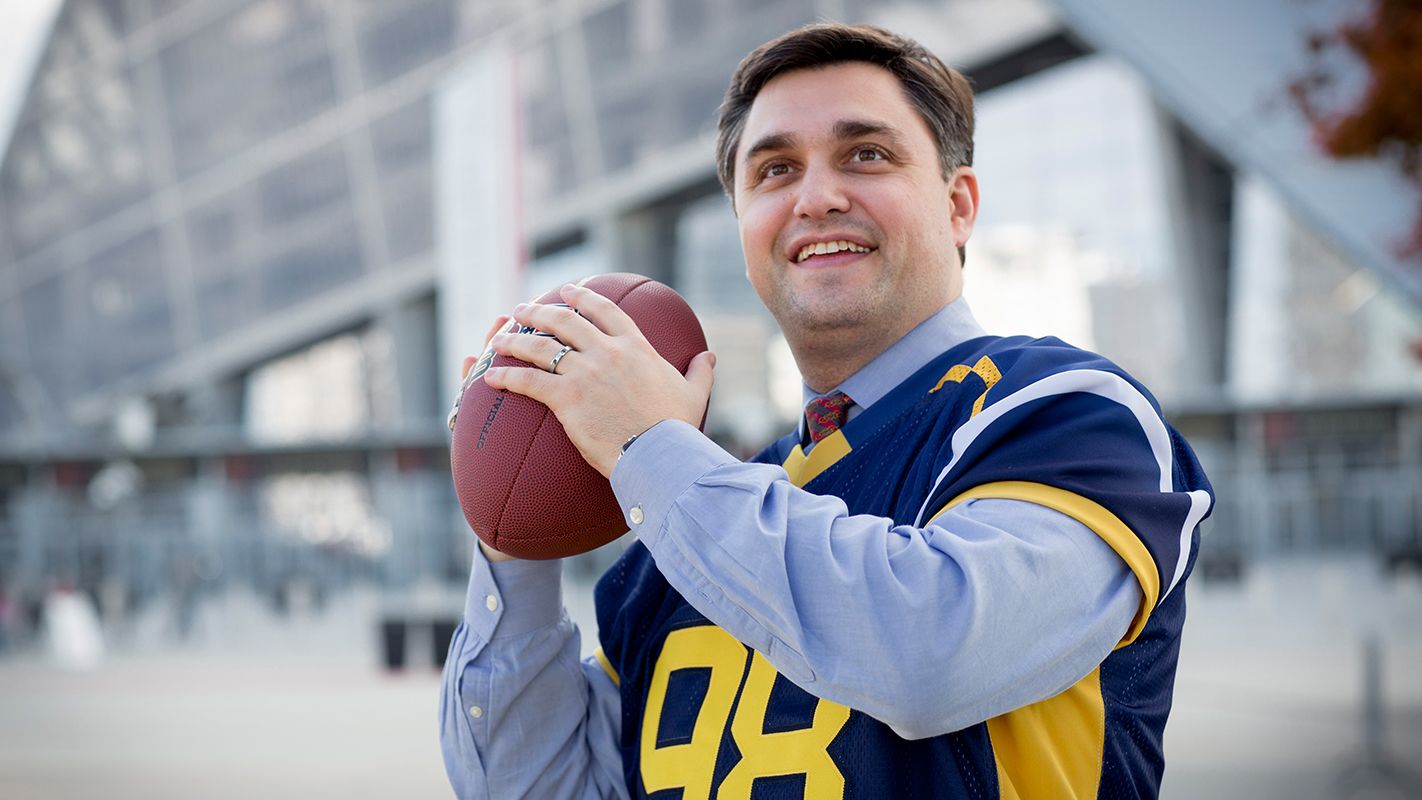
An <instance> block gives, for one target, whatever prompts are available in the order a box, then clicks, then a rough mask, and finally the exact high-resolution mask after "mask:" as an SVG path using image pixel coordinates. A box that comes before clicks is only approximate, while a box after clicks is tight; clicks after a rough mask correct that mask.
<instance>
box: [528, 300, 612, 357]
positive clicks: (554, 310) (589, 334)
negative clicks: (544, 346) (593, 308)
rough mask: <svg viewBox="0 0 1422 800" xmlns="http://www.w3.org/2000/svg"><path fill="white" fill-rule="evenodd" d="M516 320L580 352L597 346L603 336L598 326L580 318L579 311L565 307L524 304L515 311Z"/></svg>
mask: <svg viewBox="0 0 1422 800" xmlns="http://www.w3.org/2000/svg"><path fill="white" fill-rule="evenodd" d="M514 319H515V320H517V321H519V322H521V323H523V324H524V325H529V326H532V327H534V328H537V329H538V330H539V332H540V333H549V334H552V335H553V336H555V337H557V338H558V339H559V340H560V341H561V342H563V344H570V345H572V346H573V347H575V348H577V349H579V350H587V349H588V348H590V347H593V346H595V345H596V343H597V340H598V338H599V337H600V336H601V335H602V334H601V332H600V331H598V329H597V326H595V325H593V324H592V323H591V322H589V321H587V320H586V319H584V318H583V317H581V316H579V315H578V312H577V311H575V310H573V309H572V308H567V307H564V306H555V305H544V304H542V303H527V304H522V305H519V306H518V308H515V309H514ZM562 346H563V345H559V347H562Z"/></svg>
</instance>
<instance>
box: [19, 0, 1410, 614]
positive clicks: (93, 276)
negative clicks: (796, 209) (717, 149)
mask: <svg viewBox="0 0 1422 800" xmlns="http://www.w3.org/2000/svg"><path fill="white" fill-rule="evenodd" d="M1350 9H1354V10H1356V7H1355V4H1351V3H1348V2H1344V0H1319V1H1318V2H1312V3H1299V2H1292V0H1266V1H1265V2H1258V3H1250V4H1244V5H1241V4H1237V3H1229V2H1225V1H1224V0H1208V1H1206V2H1197V3H1189V4H1181V3H1165V2H1148V3H1139V2H1136V3H1132V2H1126V0H1057V2H1045V0H931V1H928V0H926V1H924V2H909V1H906V0H873V1H872V2H869V1H864V2H850V0H563V1H560V2H552V0H543V2H515V0H478V2H475V1H473V0H470V1H469V2H460V1H459V0H408V2H403V1H402V2H386V1H385V0H189V2H183V3H178V2H172V0H68V1H67V2H63V3H62V7H61V8H60V9H59V11H58V13H57V14H56V15H55V17H54V20H53V23H52V26H51V27H50V29H49V30H48V31H47V42H46V44H45V46H44V48H43V54H42V57H41V58H40V59H38V61H37V64H36V65H35V68H34V70H33V74H32V76H31V80H30V81H29V82H28V84H27V85H26V90H27V91H26V94H25V99H24V101H23V105H22V106H21V110H20V112H19V114H18V116H17V118H16V122H15V125H14V128H13V131H11V132H9V136H8V140H5V139H0V146H2V147H3V150H0V152H3V163H2V164H0V591H5V592H8V593H9V594H10V596H12V597H14V596H24V597H28V598H35V597H38V596H39V595H40V594H41V593H42V592H43V591H45V590H46V589H47V588H48V587H50V586H51V585H53V584H55V583H66V584H70V585H74V586H78V587H80V588H82V589H83V590H85V591H88V592H90V593H91V594H92V595H93V596H94V597H95V598H96V600H97V603H98V605H99V607H100V608H101V609H102V610H104V612H105V614H106V615H107V617H108V618H109V619H111V620H121V619H122V618H123V617H124V615H125V613H126V611H131V610H133V609H135V608H138V607H140V606H142V605H143V604H145V603H148V602H150V601H152V600H153V599H155V598H163V597H167V596H168V595H170V594H173V593H182V592H202V591H209V590H214V589H218V588H234V587H239V586H240V587H251V588H254V589H256V590H258V591H259V592H261V593H262V594H263V595H264V596H267V597H269V598H271V599H272V602H273V603H276V604H277V605H282V604H290V603H292V602H298V601H300V602H309V601H310V599H311V598H319V597H321V596H322V594H323V593H325V592H329V591H331V590H334V589H337V588H340V587H342V586H346V585H350V584H351V583H353V582H361V581H366V582H373V583H376V584H379V585H380V586H383V587H386V588H388V589H390V590H392V591H395V592H399V591H403V590H409V589H411V588H412V587H415V586H417V585H419V584H421V583H422V582H433V583H436V584H438V585H442V586H455V587H458V586H461V585H462V583H463V581H464V578H465V575H466V573H467V562H468V557H469V552H470V546H471V542H472V539H471V537H470V536H469V533H468V530H467V527H466V526H465V524H464V522H463V520H462V518H461V516H460V514H459V511H458V508H457V506H456V504H455V501H454V496H453V492H452V491H451V486H450V481H449V475H448V469H447V449H446V442H447V432H446V430H445V427H444V414H445V411H446V410H447V404H448V402H449V401H450V400H451V399H452V394H451V392H452V390H453V386H454V381H455V378H457V374H456V372H457V369H458V364H459V361H460V358H461V356H463V355H465V354H471V353H473V352H475V351H476V350H478V349H479V347H480V345H481V343H482V338H481V337H482V334H483V330H484V328H485V327H486V326H487V321H488V320H489V319H490V318H491V317H492V316H493V315H494V314H496V313H499V312H500V311H502V310H505V309H507V308H508V307H509V306H510V305H511V304H512V303H513V302H515V301H517V300H519V299H523V298H526V297H529V296H533V295H534V294H536V293H538V292H540V291H542V290H543V289H545V288H547V287H550V286H553V285H557V283H558V282H561V281H563V280H566V279H569V278H571V277H576V276H579V275H583V274H589V273H594V272H602V271H614V270H628V271H636V272H642V273H644V274H647V275H650V276H652V277H655V278H658V279H661V280H663V281H666V282H668V283H671V284H672V285H674V286H676V287H677V288H678V289H680V290H681V291H682V292H683V293H684V294H685V295H686V296H687V297H688V299H689V300H690V301H691V303H692V305H693V306H694V307H695V308H696V309H697V310H698V312H699V313H700V314H701V315H702V317H703V319H704V321H705V323H706V326H707V329H708V334H709V338H710V339H711V341H712V344H713V347H714V348H715V349H716V350H717V351H718V353H719V355H720V363H721V364H722V368H721V369H720V370H719V372H718V386H717V392H716V396H715V398H714V400H713V409H712V416H711V420H710V426H711V429H712V431H713V432H714V433H715V435H716V436H718V437H719V438H720V439H721V440H722V441H723V442H725V443H726V444H727V446H728V447H729V448H730V449H732V450H733V451H738V452H741V453H747V452H750V451H753V450H755V449H757V448H758V447H759V446H760V445H761V444H763V443H764V442H766V441H767V440H768V439H770V438H771V437H772V436H773V435H774V433H775V432H776V431H777V430H779V429H781V428H783V426H785V425H786V424H787V421H788V420H790V419H792V418H793V415H794V414H795V413H797V411H796V405H797V403H798V396H799V388H798V381H797V378H796V373H795V371H794V366H793V362H792V361H791V359H790V357H789V353H788V350H787V349H786V348H785V346H784V343H783V342H782V341H780V340H779V339H778V337H777V335H776V333H775V330H774V327H773V325H772V323H771V321H770V319H769V318H768V316H767V315H765V313H764V312H763V310H762V309H761V308H760V305H759V303H758V302H757V300H756V298H755V297H754V294H753V292H752V291H751V290H750V288H749V286H748V284H747V283H746V282H745V280H744V278H743V265H742V263H741V259H740V252H739V247H738V244H737V236H736V228H735V221H734V218H733V216H732V214H731V212H730V209H729V206H728V204H727V202H726V201H725V199H724V198H723V197H722V196H721V194H720V190H719V188H718V186H717V184H716V180H715V173H714V165H713V157H712V147H711V144H712V141H713V139H714V126H715V121H714V112H715V108H716V106H717V104H718V102H719V99H720V96H721V93H722V91H723V90H724V87H725V85H726V83H727V80H728V78H729V75H730V73H731V70H732V69H733V68H734V66H735V64H736V62H737V61H738V60H739V59H740V57H741V56H743V55H744V54H745V53H746V52H747V51H748V50H749V49H750V48H751V47H753V46H754V45H756V44H758V43H760V42H762V41H764V40H765V39H767V38H768V37H770V36H771V35H773V34H776V33H778V32H781V31H784V30H787V29H789V28H792V27H794V26H796V25H799V24H802V23H805V22H810V21H813V20H816V19H822V18H829V19H844V20H850V21H868V22H874V23H878V24H882V25H885V26H887V27H890V28H893V29H896V30H900V31H903V32H906V33H909V34H910V35H913V36H915V37H917V38H919V39H920V40H921V41H923V42H924V43H925V44H927V45H929V46H930V47H932V48H933V49H935V50H936V51H937V52H939V53H940V54H941V55H942V56H943V57H944V58H945V59H946V60H948V61H949V62H950V63H953V64H954V65H956V66H958V67H960V68H962V69H964V70H965V71H966V72H967V73H969V74H970V75H971V76H972V77H973V79H974V81H975V83H976V85H977V87H978V91H979V92H980V101H979V136H978V161H977V165H978V168H979V173H980V175H981V178H982V185H983V198H984V199H983V205H984V210H983V213H982V217H981V224H980V227H979V230H978V232H977V234H976V235H975V237H974V240H973V242H972V245H971V246H970V248H969V251H970V257H969V261H968V268H967V270H968V271H967V282H968V296H969V298H970V299H971V300H972V302H973V305H974V308H975V309H976V310H977V312H978V315H979V317H980V318H981V319H982V320H983V321H984V323H985V324H987V325H988V326H989V327H990V328H991V329H993V330H997V331H1001V332H1027V333H1033V334H1039V335H1047V334H1055V335H1059V336H1061V337H1062V338H1065V339H1068V340H1069V341H1073V342H1074V343H1078V344H1081V345H1084V346H1088V347H1094V348H1096V349H1098V350H1100V351H1102V352H1104V353H1105V354H1107V355H1108V356H1111V357H1113V358H1116V359H1117V360H1119V361H1120V362H1122V363H1123V364H1124V365H1125V366H1127V367H1128V368H1129V369H1131V370H1132V371H1134V372H1135V373H1136V374H1138V375H1139V376H1140V377H1141V378H1142V379H1143V380H1144V381H1145V382H1146V383H1147V384H1148V385H1150V386H1152V387H1153V388H1154V389H1156V390H1157V393H1158V394H1159V396H1160V399H1161V401H1162V404H1163V405H1164V407H1165V409H1166V411H1167V413H1168V414H1169V415H1170V416H1171V417H1172V418H1173V419H1174V420H1175V421H1176V422H1177V424H1178V425H1179V426H1180V427H1181V428H1182V429H1183V430H1184V431H1185V432H1186V433H1187V434H1188V435H1189V436H1190V438H1191V440H1192V442H1193V443H1194V444H1195V445H1196V446H1197V448H1198V449H1199V450H1200V451H1201V455H1202V457H1203V458H1204V460H1205V462H1206V464H1207V466H1208V467H1209V469H1210V472H1211V475H1212V477H1213V478H1214V479H1215V482H1216V488H1217V490H1218V494H1219V504H1218V510H1217V511H1216V513H1215V516H1214V518H1213V519H1212V520H1211V522H1210V530H1211V536H1212V538H1211V540H1210V543H1209V544H1208V546H1207V548H1206V550H1205V552H1206V554H1207V558H1209V559H1210V561H1209V562H1208V563H1207V564H1206V572H1207V574H1212V575H1225V576H1227V575H1230V574H1237V571H1238V570H1239V569H1240V568H1241V567H1247V565H1248V563H1249V560H1250V559H1253V558H1262V557H1268V556H1269V555H1271V554H1275V553H1279V552H1283V551H1289V550H1296V549H1313V550H1317V549H1338V550H1348V551H1355V552H1356V551H1363V552H1368V553H1376V554H1378V555H1379V557H1382V558H1392V559H1394V560H1397V559H1400V558H1405V557H1408V554H1411V555H1410V557H1412V558H1414V559H1415V558H1416V554H1417V548H1418V539H1419V536H1422V400H1419V394H1422V392H1419V388H1422V383H1420V382H1419V363H1418V360H1417V356H1415V355H1414V354H1413V353H1412V352H1410V351H1409V346H1412V347H1416V346H1417V343H1418V342H1422V267H1419V265H1418V262H1417V261H1416V260H1415V259H1414V260H1412V261H1407V260H1405V259H1403V258H1402V257H1400V256H1398V255H1397V249H1396V247H1394V246H1393V244H1394V243H1395V242H1396V241H1397V240H1399V239H1400V238H1402V237H1403V236H1404V235H1405V233H1406V231H1407V229H1408V226H1409V225H1410V224H1411V217H1410V216H1409V215H1410V214H1412V213H1414V212H1415V210H1416V207H1417V202H1416V197H1415V196H1414V195H1413V194H1411V189H1410V188H1409V187H1408V186H1407V184H1405V183H1404V182H1403V181H1402V180H1401V179H1400V178H1399V177H1397V176H1396V175H1395V174H1394V173H1393V171H1392V169H1391V168H1390V167H1389V166H1388V165H1387V164H1386V163H1384V162H1375V161H1363V162H1358V163H1342V162H1336V161H1331V160H1329V159H1327V158H1325V157H1324V156H1322V155H1321V154H1319V153H1318V152H1317V150H1316V149H1315V148H1314V147H1313V145H1312V143H1311V141H1310V138H1309V129H1308V126H1307V124H1306V122H1305V121H1304V120H1303V118H1302V116H1301V115H1300V114H1299V112H1298V110H1297V109H1296V108H1294V106H1293V105H1292V104H1291V102H1290V100H1289V97H1288V92H1287V87H1288V84H1289V82H1290V80H1291V79H1292V77H1293V76H1294V75H1295V74H1297V72H1299V71H1301V70H1303V69H1305V67H1306V66H1307V63H1308V62H1307V58H1308V55H1309V54H1308V49H1307V40H1308V38H1309V35H1310V32H1311V31H1315V30H1318V29H1323V28H1328V27H1329V26H1333V25H1336V24H1337V23H1338V22H1339V21H1340V20H1341V19H1344V18H1345V17H1346V16H1347V14H1348V13H1350ZM1344 68H1347V65H1344ZM1344 83H1345V84H1346V83H1347V81H1345V82H1344ZM1354 84H1357V81H1354ZM4 133H5V132H4V131H0V135H3V134H4ZM596 562H597V557H594V558H593V559H592V561H591V562H588V564H587V568H589V569H591V568H593V567H595V565H596ZM302 598H305V599H302ZM457 608H458V605H457V604H455V605H454V606H453V607H452V608H451V609H446V610H448V611H457Z"/></svg>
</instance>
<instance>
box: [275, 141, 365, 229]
mask: <svg viewBox="0 0 1422 800" xmlns="http://www.w3.org/2000/svg"><path fill="white" fill-rule="evenodd" d="M258 196H259V198H260V203H261V223H262V233H263V235H271V234H274V233H277V232H278V231H280V230H281V229H283V228H286V227H291V226H297V225H300V224H302V223H303V222H304V221H305V220H307V219H309V218H311V217H316V216H320V215H322V214H324V213H325V212H326V211H327V210H328V209H329V208H330V207H332V206H334V205H337V204H342V205H349V203H350V180H349V178H348V176H347V173H346V160H345V152H344V149H343V148H342V146H341V143H340V142H334V143H332V144H329V145H327V146H325V147H322V148H321V149H319V150H317V151H315V152H313V153H309V154H307V155H304V156H302V157H300V158H297V159H294V160H292V161H290V162H287V163H286V164H283V165H282V166H280V167H277V168H276V169H274V170H272V171H271V172H269V173H267V174H266V175H265V176H263V177H262V179H261V182H260V184H259V187H258Z"/></svg>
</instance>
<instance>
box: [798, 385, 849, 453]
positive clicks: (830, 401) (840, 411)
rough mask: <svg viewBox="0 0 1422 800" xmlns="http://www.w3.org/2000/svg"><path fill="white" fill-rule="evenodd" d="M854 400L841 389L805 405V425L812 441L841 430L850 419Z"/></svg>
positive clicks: (815, 441)
mask: <svg viewBox="0 0 1422 800" xmlns="http://www.w3.org/2000/svg"><path fill="white" fill-rule="evenodd" d="M851 405H854V401H853V400H851V399H850V398H849V395H847V394H845V393H844V392H841V391H838V390H836V391H833V392H830V393H829V394H827V395H825V396H824V397H816V398H815V399H814V400H811V401H810V403H809V405H806V406H805V426H806V429H807V430H809V432H810V441H811V442H812V443H817V442H819V441H820V440H821V439H824V438H825V437H826V436H829V435H830V434H832V433H834V432H835V431H837V430H839V428H840V426H841V425H843V424H844V421H845V420H847V419H849V407H850V406H851Z"/></svg>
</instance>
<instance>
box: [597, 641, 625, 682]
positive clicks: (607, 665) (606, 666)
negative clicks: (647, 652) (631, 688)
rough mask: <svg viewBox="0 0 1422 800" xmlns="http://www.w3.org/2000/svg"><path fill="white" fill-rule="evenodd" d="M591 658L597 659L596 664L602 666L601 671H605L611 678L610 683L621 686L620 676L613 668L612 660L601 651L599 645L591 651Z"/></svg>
mask: <svg viewBox="0 0 1422 800" xmlns="http://www.w3.org/2000/svg"><path fill="white" fill-rule="evenodd" d="M593 658H595V659H597V663H598V666H600V667H602V671H603V672H606V673H607V677H609V678H611V679H612V685H613V686H616V687H618V688H621V687H622V678H621V676H619V675H618V674H617V670H616V669H614V668H613V666H612V662H611V661H609V660H608V659H607V653H604V652H602V648H601V647H599V648H598V649H596V650H594V651H593Z"/></svg>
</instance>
